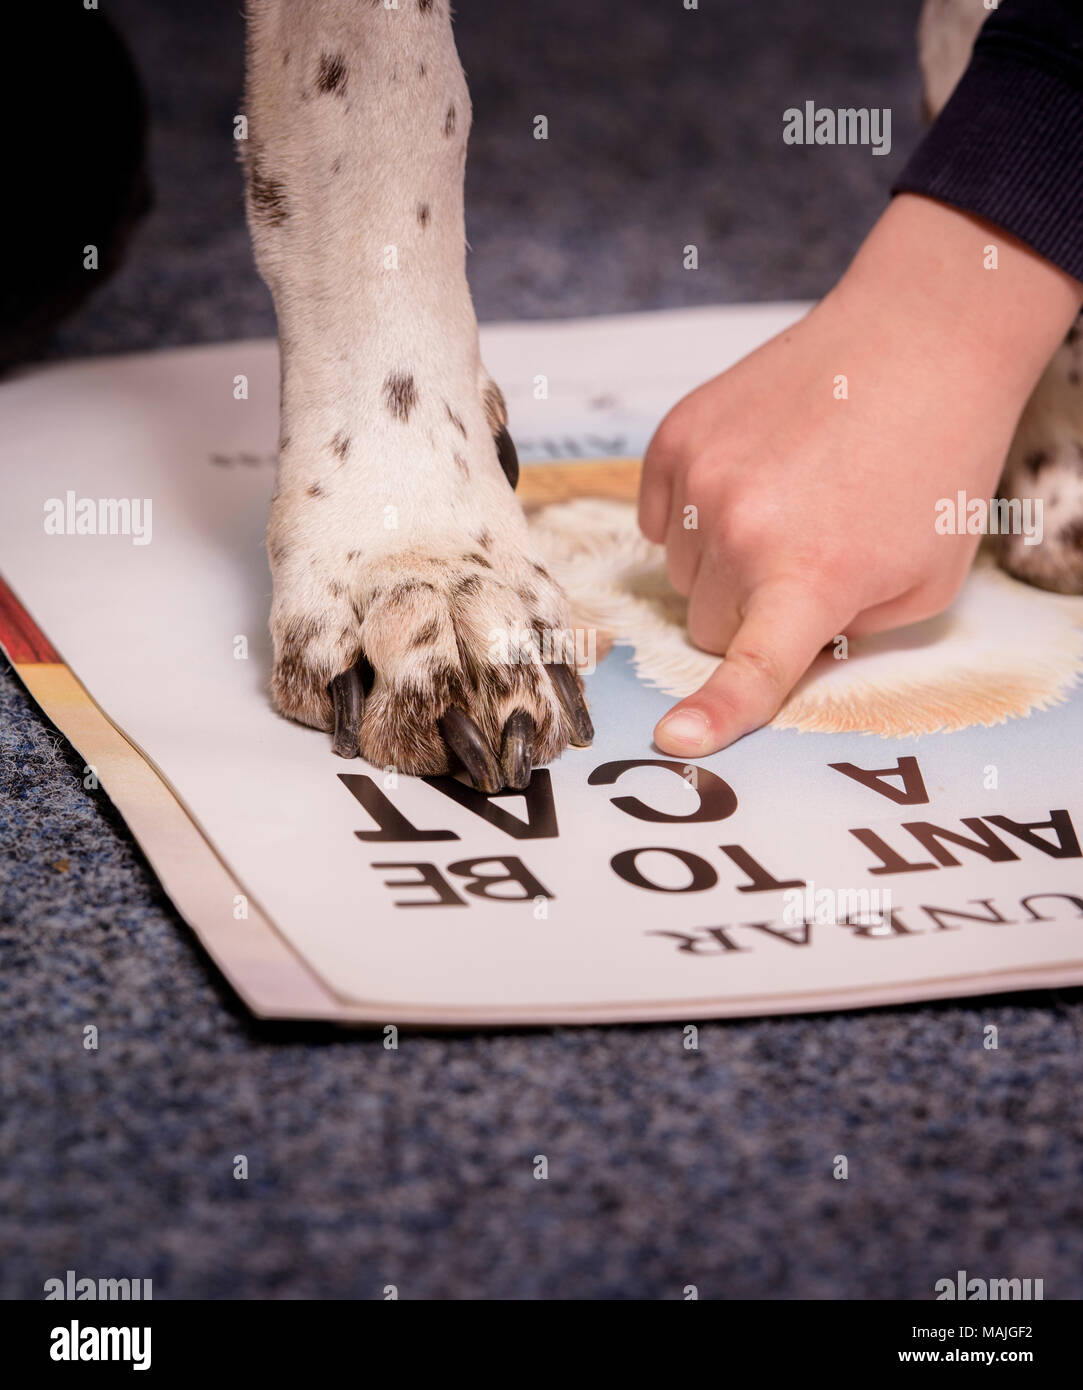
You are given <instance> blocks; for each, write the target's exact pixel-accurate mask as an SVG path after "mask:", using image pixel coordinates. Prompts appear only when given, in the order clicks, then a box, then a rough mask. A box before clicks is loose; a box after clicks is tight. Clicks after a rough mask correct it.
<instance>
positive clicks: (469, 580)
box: [451, 566, 491, 598]
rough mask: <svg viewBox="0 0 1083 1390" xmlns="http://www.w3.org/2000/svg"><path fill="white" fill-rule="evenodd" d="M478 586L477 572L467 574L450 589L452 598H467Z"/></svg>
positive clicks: (479, 586) (478, 577) (476, 590)
mask: <svg viewBox="0 0 1083 1390" xmlns="http://www.w3.org/2000/svg"><path fill="white" fill-rule="evenodd" d="M490 568H491V566H490ZM480 588H481V576H480V575H477V574H468V575H467V576H466V578H465V579H460V580H459V582H458V583H457V584H456V585H455V587H454V588H453V589H452V591H451V594H452V597H453V598H469V597H470V596H471V595H472V594H476V593H477V592H478V590H479V589H480Z"/></svg>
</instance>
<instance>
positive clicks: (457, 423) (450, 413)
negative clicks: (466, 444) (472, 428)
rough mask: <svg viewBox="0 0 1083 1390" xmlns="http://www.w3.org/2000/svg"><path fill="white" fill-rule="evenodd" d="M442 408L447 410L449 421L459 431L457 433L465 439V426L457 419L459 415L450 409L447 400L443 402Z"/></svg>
mask: <svg viewBox="0 0 1083 1390" xmlns="http://www.w3.org/2000/svg"><path fill="white" fill-rule="evenodd" d="M444 409H445V410H446V411H447V418H448V419H449V420H450V421H451V423H452V424H453V425H454V426H455V428H456V429H457V430H458V431H459V433H460V434H461V435H462V437H463V438H464V439H465V438H466V426H465V425H464V424H463V422H462V421H461V420H460V419H459V417H458V416H457V415H456V414H455V412H454V411H453V410H452V408H451V406H449V405H448V403H447V401H445V402H444Z"/></svg>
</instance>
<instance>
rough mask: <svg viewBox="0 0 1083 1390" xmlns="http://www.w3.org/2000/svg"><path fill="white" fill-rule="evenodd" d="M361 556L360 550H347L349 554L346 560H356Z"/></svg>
mask: <svg viewBox="0 0 1083 1390" xmlns="http://www.w3.org/2000/svg"><path fill="white" fill-rule="evenodd" d="M360 554H361V552H360V550H347V552H346V559H347V561H350V560H356V559H357V557H358V556H359V555H360Z"/></svg>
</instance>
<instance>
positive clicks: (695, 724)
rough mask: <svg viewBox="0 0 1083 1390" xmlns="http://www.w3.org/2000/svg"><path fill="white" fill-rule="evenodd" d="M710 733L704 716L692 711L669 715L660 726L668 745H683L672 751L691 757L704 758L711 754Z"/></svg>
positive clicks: (681, 711) (683, 710)
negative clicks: (705, 755)
mask: <svg viewBox="0 0 1083 1390" xmlns="http://www.w3.org/2000/svg"><path fill="white" fill-rule="evenodd" d="M709 732H710V731H709V728H708V725H707V721H706V719H704V717H703V715H702V714H699V713H697V711H696V710H690V709H682V710H677V712H676V713H675V714H667V715H666V717H665V718H664V719H662V720H661V721H660V722H659V725H658V733H659V734H662V735H664V736H665V739H666V741H667V743H679V744H680V745H681V747H680V748H679V749H675V750H671V751H675V752H680V753H686V754H688V755H689V756H691V757H702V756H703V755H704V754H706V753H709V752H711V744H710V740H709V738H708V734H709Z"/></svg>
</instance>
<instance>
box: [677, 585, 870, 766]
mask: <svg viewBox="0 0 1083 1390" xmlns="http://www.w3.org/2000/svg"><path fill="white" fill-rule="evenodd" d="M843 616H844V615H843V614H842V613H840V612H839V610H838V606H837V605H834V604H832V603H831V602H830V601H829V600H827V599H825V598H824V597H823V596H821V595H819V594H817V593H814V592H813V591H812V590H810V589H809V588H808V587H807V586H805V585H804V584H802V583H801V582H800V581H799V580H796V579H786V580H773V581H767V582H765V583H764V584H762V585H761V586H760V588H758V589H755V590H753V593H752V595H751V597H750V598H749V600H748V603H747V605H746V607H745V612H744V614H743V619H742V622H741V626H740V627H739V628H738V629H737V632H736V633H735V635H734V637H733V640H732V641H731V642H730V644H729V646H728V647H727V648H726V655H725V657H724V659H723V660H722V662H721V664H720V665H719V666H718V668H717V670H715V671H714V673H713V674H712V675H711V676H710V677H708V679H707V680H706V681H705V682H704V684H703V685H701V686H700V688H699V689H698V690H697V691H696V692H695V693H694V694H692V695H689V696H688V697H687V698H686V699H684V700H682V701H681V702H680V704H679V705H676V706H674V708H673V709H671V710H670V711H669V713H668V714H666V715H663V717H662V718H661V719H660V720H659V721H658V724H657V725H656V727H655V730H654V741H655V743H656V744H657V745H658V747H659V748H660V749H661V750H662V751H663V752H664V753H673V754H676V755H677V756H679V757H685V758H703V757H706V756H707V754H708V753H716V752H717V751H718V750H719V749H720V748H725V747H726V745H727V744H730V743H732V742H733V741H734V740H735V739H738V738H740V737H741V735H742V734H747V733H751V731H752V730H753V729H758V728H759V727H760V726H761V725H763V724H766V723H767V721H768V720H769V719H771V718H773V717H774V715H775V714H777V712H778V709H779V706H780V705H781V704H782V702H783V700H785V698H786V696H787V695H788V694H789V693H790V691H791V690H792V689H793V687H794V686H795V685H796V684H797V682H798V681H799V680H800V679H801V677H802V676H803V675H804V673H805V672H806V671H807V670H808V668H809V666H810V665H811V664H812V661H813V660H814V658H815V657H816V656H817V655H818V653H819V652H820V651H821V649H822V648H823V647H824V646H825V645H826V644H827V643H828V642H830V641H831V640H832V639H833V638H834V637H836V636H837V634H838V633H839V632H840V631H841V630H842V626H840V620H841V619H842V618H843ZM849 616H851V617H852V614H851V615H849ZM843 625H844V624H843Z"/></svg>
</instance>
